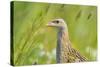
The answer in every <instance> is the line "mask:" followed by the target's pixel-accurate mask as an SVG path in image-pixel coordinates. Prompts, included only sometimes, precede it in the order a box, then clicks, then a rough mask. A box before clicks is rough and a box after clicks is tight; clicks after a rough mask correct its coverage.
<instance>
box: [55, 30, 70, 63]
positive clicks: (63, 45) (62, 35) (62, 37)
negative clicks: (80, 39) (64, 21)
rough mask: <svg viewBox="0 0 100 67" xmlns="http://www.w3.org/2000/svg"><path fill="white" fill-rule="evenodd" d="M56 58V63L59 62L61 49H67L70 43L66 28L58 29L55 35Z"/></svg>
mask: <svg viewBox="0 0 100 67" xmlns="http://www.w3.org/2000/svg"><path fill="white" fill-rule="evenodd" d="M57 37H58V38H57V48H56V59H57V63H61V55H62V53H61V52H62V51H64V50H67V48H68V47H70V46H71V45H70V44H69V42H70V41H69V36H68V30H67V29H59V31H58V36H57Z"/></svg>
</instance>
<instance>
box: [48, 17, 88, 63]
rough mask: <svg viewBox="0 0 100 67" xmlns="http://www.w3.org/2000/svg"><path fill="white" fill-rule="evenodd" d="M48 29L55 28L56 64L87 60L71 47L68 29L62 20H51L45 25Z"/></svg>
mask: <svg viewBox="0 0 100 67" xmlns="http://www.w3.org/2000/svg"><path fill="white" fill-rule="evenodd" d="M47 26H48V27H52V28H57V30H58V31H57V46H56V63H75V62H85V61H87V58H86V57H84V56H82V55H81V54H80V52H79V51H77V50H76V49H74V48H73V47H72V44H71V41H70V39H69V34H68V27H67V24H66V22H65V21H64V20H63V19H62V18H58V19H53V20H51V21H50V22H48V23H47Z"/></svg>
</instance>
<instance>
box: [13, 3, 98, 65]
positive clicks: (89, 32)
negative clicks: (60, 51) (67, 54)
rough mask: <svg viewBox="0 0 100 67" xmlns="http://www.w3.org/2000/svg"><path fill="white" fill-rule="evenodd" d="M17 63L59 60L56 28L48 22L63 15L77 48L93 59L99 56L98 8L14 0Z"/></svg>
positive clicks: (50, 62)
mask: <svg viewBox="0 0 100 67" xmlns="http://www.w3.org/2000/svg"><path fill="white" fill-rule="evenodd" d="M13 7H14V14H13V17H14V22H13V24H14V28H13V33H14V36H13V39H14V42H13V45H14V47H13V48H12V49H14V58H13V60H14V65H29V64H30V65H31V64H33V63H34V62H37V63H38V64H55V63H56V54H55V49H56V32H57V31H56V29H52V28H47V27H46V24H47V23H48V22H49V21H50V20H52V19H56V18H63V19H64V20H65V21H66V23H67V25H68V31H69V37H70V40H71V43H72V44H73V47H74V48H75V49H77V50H78V51H79V52H80V53H81V54H82V55H84V56H86V57H87V58H88V60H89V61H95V60H96V58H97V7H96V6H83V5H67V4H66V5H65V4H51V3H34V2H18V1H15V2H14V6H13Z"/></svg>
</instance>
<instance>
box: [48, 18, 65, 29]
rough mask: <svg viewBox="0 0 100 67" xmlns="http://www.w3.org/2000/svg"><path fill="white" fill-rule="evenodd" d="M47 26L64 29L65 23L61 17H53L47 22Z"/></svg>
mask: <svg viewBox="0 0 100 67" xmlns="http://www.w3.org/2000/svg"><path fill="white" fill-rule="evenodd" d="M47 26H48V27H56V28H59V29H65V28H66V23H65V21H64V20H63V19H54V20H52V21H50V22H49V23H48V24H47Z"/></svg>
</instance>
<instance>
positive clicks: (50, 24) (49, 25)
mask: <svg viewBox="0 0 100 67" xmlns="http://www.w3.org/2000/svg"><path fill="white" fill-rule="evenodd" d="M53 25H54V24H53V23H52V22H49V23H48V24H46V26H48V27H51V26H53Z"/></svg>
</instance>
